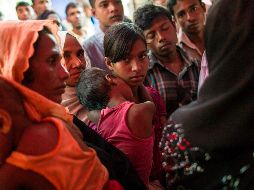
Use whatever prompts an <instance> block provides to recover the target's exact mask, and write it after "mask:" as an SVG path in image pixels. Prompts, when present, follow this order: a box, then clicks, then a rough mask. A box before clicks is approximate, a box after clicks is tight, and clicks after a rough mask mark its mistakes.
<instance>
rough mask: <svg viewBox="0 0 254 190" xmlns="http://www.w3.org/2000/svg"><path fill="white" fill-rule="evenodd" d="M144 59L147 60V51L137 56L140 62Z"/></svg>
mask: <svg viewBox="0 0 254 190" xmlns="http://www.w3.org/2000/svg"><path fill="white" fill-rule="evenodd" d="M145 58H147V51H146V52H144V53H142V54H141V55H140V56H139V59H141V60H143V59H145Z"/></svg>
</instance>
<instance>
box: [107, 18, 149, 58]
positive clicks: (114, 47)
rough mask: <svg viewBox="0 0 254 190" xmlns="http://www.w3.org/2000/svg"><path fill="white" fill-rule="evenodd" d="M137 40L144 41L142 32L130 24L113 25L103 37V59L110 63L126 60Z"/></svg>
mask: <svg viewBox="0 0 254 190" xmlns="http://www.w3.org/2000/svg"><path fill="white" fill-rule="evenodd" d="M137 40H142V41H143V42H144V44H145V46H146V40H145V37H144V35H143V33H142V30H141V29H140V28H139V27H137V26H135V25H134V24H132V23H126V22H122V23H119V24H115V25H113V26H111V27H109V29H108V30H107V31H106V33H105V36H104V42H103V45H104V51H105V57H107V58H109V60H110V61H111V62H112V63H116V62H117V61H121V60H124V59H126V58H128V56H129V53H130V51H131V48H132V46H133V44H134V42H136V41H137Z"/></svg>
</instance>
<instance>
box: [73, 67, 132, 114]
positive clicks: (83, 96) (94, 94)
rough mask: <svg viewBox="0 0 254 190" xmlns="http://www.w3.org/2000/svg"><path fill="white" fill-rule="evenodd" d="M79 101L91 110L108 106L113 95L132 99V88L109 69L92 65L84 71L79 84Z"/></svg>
mask: <svg viewBox="0 0 254 190" xmlns="http://www.w3.org/2000/svg"><path fill="white" fill-rule="evenodd" d="M77 95H78V98H79V101H80V103H81V104H82V105H84V106H85V107H86V108H87V109H88V110H89V111H92V110H101V109H103V108H106V107H107V105H108V103H109V101H110V99H111V98H112V97H118V98H119V97H122V99H126V100H131V99H132V98H133V94H132V91H131V88H130V87H129V86H128V84H127V83H126V82H124V81H123V80H122V79H121V78H119V77H116V76H114V75H113V74H111V73H109V72H108V71H105V70H102V69H99V68H96V67H92V68H90V69H86V70H84V71H83V72H82V74H81V76H80V79H79V83H78V85H77Z"/></svg>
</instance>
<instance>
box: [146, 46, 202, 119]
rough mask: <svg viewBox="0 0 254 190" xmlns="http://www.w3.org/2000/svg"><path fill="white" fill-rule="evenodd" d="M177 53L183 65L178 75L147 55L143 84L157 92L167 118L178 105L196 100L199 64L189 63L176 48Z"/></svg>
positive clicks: (183, 54)
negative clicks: (145, 74)
mask: <svg viewBox="0 0 254 190" xmlns="http://www.w3.org/2000/svg"><path fill="white" fill-rule="evenodd" d="M177 52H178V53H179V54H180V57H181V58H182V60H183V63H184V67H183V69H182V71H181V72H180V73H179V75H176V74H175V73H173V72H171V71H170V70H169V69H168V68H167V67H165V66H164V65H163V64H161V63H160V62H159V61H158V60H157V59H156V57H155V56H154V55H153V54H152V53H151V52H150V53H149V58H150V65H149V68H148V72H147V76H146V80H145V84H146V85H149V86H152V87H154V88H155V89H156V90H158V92H159V93H160V95H161V97H162V99H163V101H164V103H165V105H166V109H167V116H169V115H170V114H171V113H172V112H173V111H175V110H176V109H177V108H178V107H179V106H180V105H185V104H188V103H190V102H191V101H193V100H195V99H196V98H197V89H198V79H199V71H200V66H199V63H198V62H197V61H191V60H190V59H189V58H188V57H187V55H186V54H185V53H184V51H183V50H182V49H181V48H180V47H178V46H177Z"/></svg>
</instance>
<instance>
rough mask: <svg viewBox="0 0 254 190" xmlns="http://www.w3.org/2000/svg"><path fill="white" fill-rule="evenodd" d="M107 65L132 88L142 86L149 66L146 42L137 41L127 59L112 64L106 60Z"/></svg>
mask: <svg viewBox="0 0 254 190" xmlns="http://www.w3.org/2000/svg"><path fill="white" fill-rule="evenodd" d="M106 64H107V66H108V68H109V69H110V70H112V71H113V72H114V74H115V75H117V76H118V77H120V78H121V79H123V80H124V81H125V82H126V83H127V84H128V85H129V86H130V87H131V88H132V87H138V86H140V85H142V84H143V81H144V79H145V76H146V72H147V68H148V64H149V59H148V57H147V49H146V46H145V44H144V42H143V41H142V40H141V39H138V40H136V41H135V42H134V44H133V46H132V49H131V51H130V54H129V56H128V58H127V59H125V60H121V61H118V62H116V63H111V62H110V61H109V59H107V58H106Z"/></svg>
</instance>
